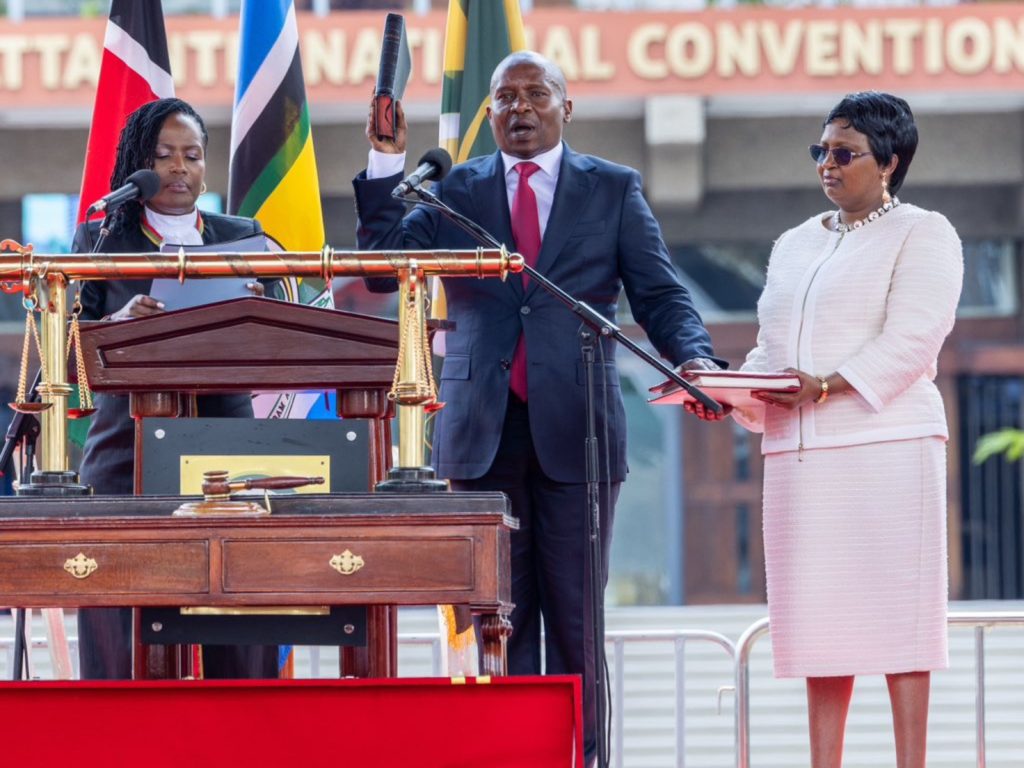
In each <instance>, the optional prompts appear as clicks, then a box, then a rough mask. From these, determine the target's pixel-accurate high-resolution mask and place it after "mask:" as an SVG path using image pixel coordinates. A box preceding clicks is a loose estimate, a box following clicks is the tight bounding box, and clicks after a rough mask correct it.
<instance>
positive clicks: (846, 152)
mask: <svg viewBox="0 0 1024 768" xmlns="http://www.w3.org/2000/svg"><path fill="white" fill-rule="evenodd" d="M807 149H808V151H809V152H810V153H811V159H812V160H814V162H816V163H817V164H818V165H824V164H825V161H826V160H827V159H828V155H829V153H830V152H831V153H832V159H833V160H835V161H836V165H838V166H844V165H849V164H850V163H852V162H853V161H854V160H855V159H856V158H858V157H863V156H864V155H870V154H871V153H870V152H854V151H853V150H852V149H847V148H846V147H832V148H829V147H823V146H821V144H811V146H809V147H808V148H807Z"/></svg>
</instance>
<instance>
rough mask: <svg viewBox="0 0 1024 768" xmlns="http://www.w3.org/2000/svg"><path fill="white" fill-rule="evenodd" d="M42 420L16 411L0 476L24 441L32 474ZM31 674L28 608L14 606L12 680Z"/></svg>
mask: <svg viewBox="0 0 1024 768" xmlns="http://www.w3.org/2000/svg"><path fill="white" fill-rule="evenodd" d="M41 376H42V371H37V372H36V378H35V381H34V382H33V383H32V388H31V389H30V390H28V395H27V397H28V400H29V402H32V401H33V400H37V399H38V398H39V394H38V393H37V392H36V387H38V386H39V381H40V377H41ZM39 431H40V427H39V419H37V418H36V416H35V414H31V413H22V412H20V411H17V412H15V414H14V418H13V419H11V423H10V424H9V425H8V426H7V434H6V435H5V436H4V444H3V448H2V449H0V475H6V474H7V473H8V472H10V471H11V470H12V468H13V467H12V466H11V465H12V464H13V459H14V449H15V448H16V447H17V446H18V445H19V444H21V468H20V471H19V472H18V478H19V480H24V479H25V478H27V477H30V476H31V475H32V472H33V471H34V468H33V465H34V463H35V446H36V438H37V437H39ZM27 673H28V647H27V646H26V644H25V609H24V608H15V609H14V668H13V670H12V673H11V679H12V680H21V679H23V675H26V674H27Z"/></svg>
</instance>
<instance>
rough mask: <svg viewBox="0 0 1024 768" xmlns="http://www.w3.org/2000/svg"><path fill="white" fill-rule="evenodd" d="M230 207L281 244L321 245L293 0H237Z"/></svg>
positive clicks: (292, 248)
mask: <svg viewBox="0 0 1024 768" xmlns="http://www.w3.org/2000/svg"><path fill="white" fill-rule="evenodd" d="M228 213H232V214H237V215H239V216H249V217H252V218H254V219H257V220H258V221H259V222H260V223H261V224H262V225H263V229H264V231H266V233H267V234H268V235H270V236H271V237H272V238H273V239H274V240H276V241H277V242H278V243H280V244H281V246H282V247H283V248H284V250H286V251H318V250H320V249H321V248H322V247H323V244H324V220H323V212H322V210H321V208H320V183H319V180H318V178H317V172H316V159H315V157H314V155H313V133H312V131H311V130H310V123H309V105H308V103H307V102H306V87H305V83H304V82H303V79H302V60H301V58H300V57H299V31H298V26H297V25H296V23H295V5H294V3H293V2H292V0H243V2H242V11H241V33H240V35H239V54H238V82H237V85H236V87H235V106H234V112H233V114H232V120H231V166H230V171H229V179H228ZM320 289H321V290H322V286H320ZM311 298H312V297H309V298H306V300H305V303H309V300H310V299H311Z"/></svg>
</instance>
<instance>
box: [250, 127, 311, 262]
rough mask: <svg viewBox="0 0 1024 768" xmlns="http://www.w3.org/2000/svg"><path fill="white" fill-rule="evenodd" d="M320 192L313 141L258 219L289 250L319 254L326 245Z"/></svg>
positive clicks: (269, 199) (268, 201) (309, 143)
mask: <svg viewBox="0 0 1024 768" xmlns="http://www.w3.org/2000/svg"><path fill="white" fill-rule="evenodd" d="M319 189H320V182H319V178H318V176H317V172H316V160H315V159H314V155H313V141H312V139H310V140H309V141H307V142H306V144H305V146H304V147H303V148H302V152H301V153H300V154H299V156H298V157H297V158H296V160H295V162H294V163H293V164H292V167H291V168H290V169H289V170H288V173H287V174H285V177H284V178H283V179H281V183H280V184H278V185H277V189H275V190H274V192H273V194H271V195H270V197H268V198H267V199H266V201H264V203H263V205H262V206H261V207H260V209H259V210H258V211H257V212H256V216H255V218H256V219H258V220H259V222H260V223H261V224H262V225H263V229H264V230H266V232H267V234H269V235H270V236H271V237H273V238H274V239H275V240H277V241H278V242H279V243H281V245H282V246H284V248H285V250H289V251H313V250H317V251H318V250H320V249H321V248H322V247H323V244H324V224H323V216H322V214H321V211H320V198H319V196H318V193H317V191H318V190H319Z"/></svg>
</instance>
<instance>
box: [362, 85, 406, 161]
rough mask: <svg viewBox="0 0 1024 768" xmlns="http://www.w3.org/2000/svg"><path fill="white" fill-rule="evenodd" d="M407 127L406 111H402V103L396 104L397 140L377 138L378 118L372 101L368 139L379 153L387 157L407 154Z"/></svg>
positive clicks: (368, 123) (367, 128) (367, 122)
mask: <svg viewBox="0 0 1024 768" xmlns="http://www.w3.org/2000/svg"><path fill="white" fill-rule="evenodd" d="M406 132H407V126H406V124H405V110H403V109H402V102H400V101H396V102H395V138H394V139H378V138H377V116H376V115H375V114H374V109H373V99H372V98H371V99H370V113H369V115H367V117H366V138H368V139H369V140H370V146H371V147H373V148H374V149H375V150H377V151H378V152H383V153H384V154H386V155H399V154H401V153H402V152H405V137H406Z"/></svg>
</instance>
